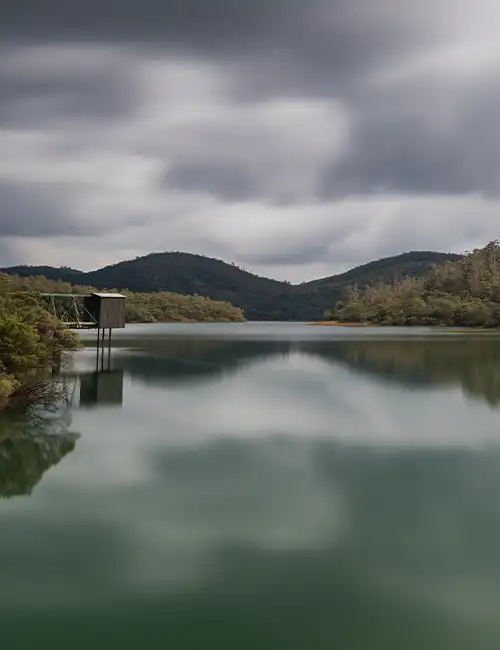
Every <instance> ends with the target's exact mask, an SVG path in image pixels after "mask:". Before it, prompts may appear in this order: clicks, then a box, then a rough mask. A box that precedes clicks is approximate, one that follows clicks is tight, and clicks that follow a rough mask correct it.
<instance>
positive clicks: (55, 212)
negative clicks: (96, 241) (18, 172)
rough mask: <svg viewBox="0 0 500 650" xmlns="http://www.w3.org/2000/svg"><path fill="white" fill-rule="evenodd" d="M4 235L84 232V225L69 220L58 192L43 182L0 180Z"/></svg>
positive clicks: (0, 223)
mask: <svg viewBox="0 0 500 650" xmlns="http://www.w3.org/2000/svg"><path fill="white" fill-rule="evenodd" d="M0 206H1V211H0V237H8V236H14V235H15V236H20V237H24V236H29V237H50V236H58V235H80V234H82V231H83V229H82V227H81V226H80V225H79V224H78V223H75V222H73V221H68V218H67V215H66V214H65V213H64V210H63V209H62V206H61V203H60V201H59V200H58V196H57V193H54V194H53V193H51V192H50V191H48V190H47V188H46V187H44V186H43V185H34V184H25V185H20V184H19V185H18V184H7V183H5V182H0Z"/></svg>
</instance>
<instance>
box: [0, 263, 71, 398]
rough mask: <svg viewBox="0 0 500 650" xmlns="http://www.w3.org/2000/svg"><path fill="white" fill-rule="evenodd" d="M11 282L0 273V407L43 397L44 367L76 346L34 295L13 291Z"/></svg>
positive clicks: (65, 330)
mask: <svg viewBox="0 0 500 650" xmlns="http://www.w3.org/2000/svg"><path fill="white" fill-rule="evenodd" d="M10 284H11V281H10V279H9V278H6V277H5V276H0V408H4V407H5V406H7V405H8V404H10V405H16V404H17V403H22V404H23V405H24V404H26V403H29V402H31V401H35V400H38V399H40V398H43V397H44V396H46V395H47V390H48V386H47V384H46V382H45V370H46V368H47V366H48V365H49V364H50V363H51V361H52V360H53V359H54V358H56V359H59V358H61V356H62V355H63V354H64V353H65V352H66V351H69V350H73V349H75V348H76V347H77V346H78V339H77V337H76V336H75V334H73V333H72V332H70V331H69V330H67V329H66V328H65V327H64V326H63V325H62V323H61V322H60V321H59V320H58V319H57V318H55V317H54V316H52V315H51V314H50V313H49V312H48V311H46V310H45V309H44V307H43V305H42V303H41V302H40V299H39V297H38V296H37V294H35V293H16V292H14V291H11V289H10Z"/></svg>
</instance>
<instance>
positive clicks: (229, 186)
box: [165, 159, 261, 201]
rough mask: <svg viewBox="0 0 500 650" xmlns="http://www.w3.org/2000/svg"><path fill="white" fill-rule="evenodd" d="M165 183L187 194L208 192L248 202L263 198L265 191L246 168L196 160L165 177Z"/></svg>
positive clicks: (219, 162) (180, 164)
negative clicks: (247, 200) (262, 192)
mask: <svg viewBox="0 0 500 650" xmlns="http://www.w3.org/2000/svg"><path fill="white" fill-rule="evenodd" d="M165 182H166V184H167V185H168V186H170V187H175V188H178V189H181V190H185V191H187V192H190V191H195V192H206V193H207V194H211V195H213V196H216V197H218V198H222V199H227V200H230V201H231V200H239V201H241V200H245V199H252V198H254V197H256V196H259V194H260V193H261V192H260V190H261V187H260V183H259V180H258V179H256V178H255V177H254V176H253V175H252V174H251V173H250V172H249V170H248V169H247V168H246V167H245V165H244V164H239V165H234V164H230V163H226V162H224V161H218V160H216V159H215V160H213V161H212V162H211V163H210V164H208V163H206V162H201V161H196V160H193V161H191V162H179V163H178V164H176V165H174V166H173V168H172V169H171V170H169V172H168V174H167V175H166V176H165Z"/></svg>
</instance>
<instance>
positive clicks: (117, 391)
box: [79, 370, 123, 406]
mask: <svg viewBox="0 0 500 650" xmlns="http://www.w3.org/2000/svg"><path fill="white" fill-rule="evenodd" d="M79 380H80V400H79V405H80V406H97V405H99V404H100V405H108V406H111V405H114V406H117V405H119V406H121V405H122V404H123V370H107V371H105V372H92V373H85V374H83V373H82V374H80V375H79Z"/></svg>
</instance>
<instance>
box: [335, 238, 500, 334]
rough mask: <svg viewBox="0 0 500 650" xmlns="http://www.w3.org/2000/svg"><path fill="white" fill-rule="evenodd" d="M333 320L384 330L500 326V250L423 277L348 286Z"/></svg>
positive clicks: (494, 247) (489, 249) (494, 245)
mask: <svg viewBox="0 0 500 650" xmlns="http://www.w3.org/2000/svg"><path fill="white" fill-rule="evenodd" d="M325 317H326V318H327V319H329V320H338V321H344V322H367V323H376V324H382V325H455V326H465V327H498V326H499V325H500V245H499V244H498V242H496V241H493V242H490V243H489V244H488V245H487V246H486V247H485V248H482V249H475V250H474V251H473V252H472V253H469V254H468V255H466V256H464V257H463V258H461V259H459V260H458V261H455V262H446V263H444V264H440V265H438V266H436V267H435V268H434V269H433V270H432V271H430V272H429V273H428V274H427V275H426V276H425V277H423V278H404V279H402V280H400V281H397V282H393V283H392V284H382V283H377V284H375V285H373V286H370V287H367V288H365V289H363V290H359V289H358V288H357V287H356V286H354V287H350V288H349V290H348V292H347V296H346V298H345V299H344V300H343V301H340V302H339V303H337V305H336V306H335V308H334V309H333V310H332V311H331V312H328V313H327V314H325Z"/></svg>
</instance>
